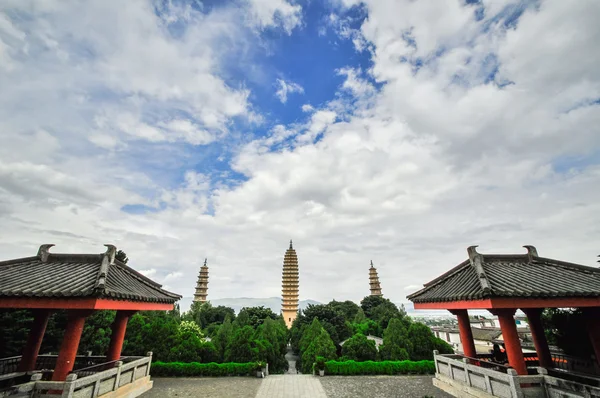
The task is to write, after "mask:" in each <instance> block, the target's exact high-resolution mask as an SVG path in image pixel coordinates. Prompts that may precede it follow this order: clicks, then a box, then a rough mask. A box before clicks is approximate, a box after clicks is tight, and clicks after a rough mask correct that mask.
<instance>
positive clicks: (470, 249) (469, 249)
mask: <svg viewBox="0 0 600 398" xmlns="http://www.w3.org/2000/svg"><path fill="white" fill-rule="evenodd" d="M478 247H479V246H477V245H474V246H469V247H467V253H468V254H469V260H471V262H473V259H474V258H475V257H476V256H477V255H479V253H477V248H478Z"/></svg>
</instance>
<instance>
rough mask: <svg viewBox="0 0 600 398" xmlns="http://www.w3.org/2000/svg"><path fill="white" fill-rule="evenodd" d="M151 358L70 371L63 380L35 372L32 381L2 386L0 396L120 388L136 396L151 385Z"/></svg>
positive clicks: (87, 395) (83, 395)
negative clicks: (94, 369) (86, 371)
mask: <svg viewBox="0 0 600 398" xmlns="http://www.w3.org/2000/svg"><path fill="white" fill-rule="evenodd" d="M151 362H152V353H148V356H146V357H141V358H139V359H135V360H132V361H130V362H128V363H123V362H122V361H117V362H116V363H115V366H114V367H112V368H111V369H108V370H104V371H99V372H96V373H93V374H90V375H86V376H84V377H81V378H78V377H77V374H76V373H72V374H69V375H68V376H67V380H66V381H43V380H41V378H42V374H41V373H35V374H33V376H32V377H31V382H29V383H25V384H21V385H18V386H15V387H13V388H12V389H10V390H5V391H4V392H3V393H4V394H3V393H0V398H4V397H9V396H10V397H11V398H12V397H36V398H58V397H61V398H70V397H73V396H76V397H77V398H95V397H100V396H103V395H105V394H109V393H111V392H114V391H121V389H123V391H124V390H127V394H129V395H127V396H130V397H135V396H138V395H141V394H142V393H143V392H144V391H147V390H148V389H150V388H151V387H152V382H151V381H150V364H151Z"/></svg>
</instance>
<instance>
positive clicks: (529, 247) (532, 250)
mask: <svg viewBox="0 0 600 398" xmlns="http://www.w3.org/2000/svg"><path fill="white" fill-rule="evenodd" d="M523 247H524V248H525V249H527V256H528V257H529V262H531V261H533V257H539V255H538V252H537V249H536V248H535V246H533V245H525V246H523Z"/></svg>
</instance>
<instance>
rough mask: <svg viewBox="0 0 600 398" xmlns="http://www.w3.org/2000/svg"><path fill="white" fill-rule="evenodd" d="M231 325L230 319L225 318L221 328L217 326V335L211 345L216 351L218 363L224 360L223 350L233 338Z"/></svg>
mask: <svg viewBox="0 0 600 398" xmlns="http://www.w3.org/2000/svg"><path fill="white" fill-rule="evenodd" d="M233 331H234V330H233V325H232V324H231V318H230V317H227V319H225V322H223V324H222V325H221V326H219V328H218V330H217V333H216V334H215V337H214V339H213V343H214V345H215V348H216V349H217V354H218V356H219V361H223V360H224V359H225V349H226V348H227V343H228V342H229V340H231V338H232V337H233Z"/></svg>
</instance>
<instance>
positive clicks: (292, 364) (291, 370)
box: [285, 345, 300, 375]
mask: <svg viewBox="0 0 600 398" xmlns="http://www.w3.org/2000/svg"><path fill="white" fill-rule="evenodd" d="M285 359H287V361H288V371H287V373H288V374H291V375H295V374H299V373H300V369H297V370H296V361H297V360H298V356H297V355H294V351H292V347H291V346H289V345H288V347H287V353H286V354H285Z"/></svg>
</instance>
